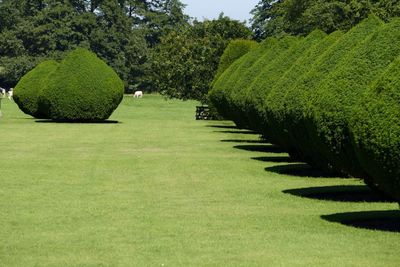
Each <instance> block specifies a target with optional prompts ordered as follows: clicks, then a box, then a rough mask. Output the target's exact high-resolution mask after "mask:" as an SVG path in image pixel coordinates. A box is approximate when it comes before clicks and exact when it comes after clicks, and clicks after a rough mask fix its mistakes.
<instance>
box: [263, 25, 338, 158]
mask: <svg viewBox="0 0 400 267" xmlns="http://www.w3.org/2000/svg"><path fill="white" fill-rule="evenodd" d="M342 35H343V33H342V32H334V33H332V34H330V35H328V36H326V37H325V38H324V39H323V40H321V41H320V42H318V43H317V44H315V45H313V44H312V43H311V44H310V46H311V47H310V49H307V50H305V51H304V53H303V55H302V56H301V57H299V58H298V59H297V60H296V61H295V62H293V64H292V66H291V67H290V69H289V70H288V71H286V73H285V74H284V75H283V76H282V78H281V79H280V80H279V82H278V83H277V84H276V85H275V86H274V87H273V88H272V89H271V92H270V93H269V95H268V97H267V98H266V100H265V103H264V106H265V116H266V123H267V125H268V129H269V130H268V133H269V135H268V137H269V138H270V139H271V140H273V141H274V142H275V143H276V144H279V145H280V146H281V147H284V148H286V150H287V151H291V152H292V151H293V150H294V149H293V148H292V147H293V145H291V144H290V141H291V140H290V138H289V136H288V134H289V133H288V131H287V129H286V128H285V124H284V122H285V113H286V109H287V108H286V105H287V104H289V103H286V102H285V96H286V93H287V91H288V90H289V88H291V87H293V86H295V85H296V83H297V81H298V80H299V78H300V77H302V76H303V75H304V74H305V73H307V72H308V71H309V70H310V66H312V65H314V63H315V62H316V61H317V60H318V58H319V57H320V56H321V55H322V54H323V53H324V52H325V51H326V50H327V49H328V48H329V47H330V46H332V45H333V44H334V43H335V42H336V41H337V40H338V39H339V38H340V37H342Z"/></svg>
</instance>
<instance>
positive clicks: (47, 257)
mask: <svg viewBox="0 0 400 267" xmlns="http://www.w3.org/2000/svg"><path fill="white" fill-rule="evenodd" d="M2 102H3V103H2V110H3V117H2V118H1V119H0V134H1V139H0V145H1V146H0V147H1V150H0V158H1V167H0V169H1V172H0V173H1V174H0V240H1V242H0V266H398V263H399V262H400V254H399V253H398V248H399V242H400V234H399V233H393V232H384V231H373V230H367V229H359V228H354V227H350V226H345V225H342V224H339V223H332V222H328V221H326V220H323V219H322V218H321V215H330V214H335V213H345V212H356V211H374V210H394V209H397V208H398V206H397V204H393V203H367V202H358V203H356V202H337V201H323V200H316V199H309V198H300V197H297V196H293V195H290V194H284V193H283V192H282V191H284V190H288V189H297V188H304V187H317V186H330V185H358V184H360V182H359V181H358V180H353V179H350V180H349V179H339V178H311V177H304V176H293V175H282V174H279V173H276V172H268V171H266V170H265V168H267V169H269V170H271V168H273V167H274V166H284V165H288V164H295V163H287V162H284V161H285V159H286V154H284V153H267V152H256V151H249V150H242V149H236V148H234V146H238V145H241V146H243V145H247V146H250V145H251V146H257V145H259V144H255V143H243V142H232V140H238V141H240V140H257V138H258V137H257V135H252V134H240V133H232V131H235V129H229V128H217V127H210V126H213V125H225V126H229V125H231V124H230V123H229V122H204V121H195V120H194V111H195V105H196V103H195V102H180V101H165V100H163V99H162V98H161V97H159V96H145V97H144V98H143V99H141V100H133V99H132V98H125V99H124V101H123V102H122V104H121V105H120V107H119V108H118V109H117V111H116V112H115V113H114V114H113V116H112V117H111V119H113V120H118V121H119V122H120V123H118V124H65V123H38V122H35V120H34V119H31V118H29V117H27V116H26V115H24V114H23V113H22V112H20V111H19V110H18V109H17V107H16V105H15V104H14V103H12V102H10V101H8V100H7V99H4V100H3V101H2ZM221 140H225V142H221ZM226 140H231V141H229V142H228V141H226ZM248 148H251V147H248ZM254 157H278V158H280V159H281V161H283V162H280V163H277V162H269V161H259V160H254V159H252V158H254ZM274 161H279V160H277V159H274ZM295 166H296V165H294V167H295Z"/></svg>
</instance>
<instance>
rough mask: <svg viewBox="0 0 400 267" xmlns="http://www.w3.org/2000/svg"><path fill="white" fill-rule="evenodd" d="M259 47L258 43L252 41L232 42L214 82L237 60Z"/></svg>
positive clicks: (219, 66) (226, 50)
mask: <svg viewBox="0 0 400 267" xmlns="http://www.w3.org/2000/svg"><path fill="white" fill-rule="evenodd" d="M257 46H258V43H257V42H255V41H252V40H233V41H231V42H230V43H229V44H228V46H227V47H226V49H225V50H224V53H223V54H222V56H221V59H220V61H219V65H218V70H217V73H216V74H215V77H214V80H217V79H218V78H219V77H220V76H221V75H222V73H223V72H224V71H225V70H226V69H227V68H228V67H229V66H230V65H231V64H232V63H233V62H234V61H235V60H237V59H239V58H240V57H242V56H243V55H245V54H246V53H248V52H249V51H250V50H252V49H255V48H256V47H257Z"/></svg>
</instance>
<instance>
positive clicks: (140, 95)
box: [133, 91, 143, 98]
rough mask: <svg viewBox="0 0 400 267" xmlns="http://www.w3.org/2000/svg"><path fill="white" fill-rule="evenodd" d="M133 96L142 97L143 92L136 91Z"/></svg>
mask: <svg viewBox="0 0 400 267" xmlns="http://www.w3.org/2000/svg"><path fill="white" fill-rule="evenodd" d="M133 97H134V98H142V97H143V92H142V91H136V92H135V93H134V94H133Z"/></svg>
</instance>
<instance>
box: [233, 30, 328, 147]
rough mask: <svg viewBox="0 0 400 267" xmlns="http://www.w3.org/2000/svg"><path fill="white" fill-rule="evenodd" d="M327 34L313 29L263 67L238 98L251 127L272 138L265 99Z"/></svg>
mask: <svg viewBox="0 0 400 267" xmlns="http://www.w3.org/2000/svg"><path fill="white" fill-rule="evenodd" d="M325 36H326V34H325V33H323V32H322V31H319V30H316V31H313V32H312V33H311V34H310V35H308V36H307V37H306V38H304V39H302V40H300V41H298V42H296V44H295V45H292V46H291V47H290V49H288V50H286V51H285V52H283V53H280V54H279V56H278V57H277V58H276V59H275V60H274V61H273V62H271V63H270V64H265V65H264V66H263V67H262V68H261V72H260V73H259V74H258V75H257V77H255V79H254V80H253V82H252V83H251V86H250V87H248V89H247V90H246V91H245V92H244V94H242V95H241V96H240V97H238V98H237V99H238V101H240V102H241V103H242V107H243V109H244V114H245V115H246V117H247V119H248V120H249V125H250V128H251V129H253V130H256V131H259V132H261V133H262V134H263V135H264V136H266V137H267V138H270V135H269V130H270V129H269V128H268V124H267V123H266V120H265V105H264V104H265V99H266V98H267V96H268V94H269V93H270V91H271V89H272V88H273V87H274V86H275V85H276V84H277V83H278V82H279V81H280V79H281V78H282V77H283V75H284V74H285V73H286V72H287V71H288V70H289V69H290V67H291V66H292V64H293V62H296V60H298V59H299V58H301V57H302V56H303V55H304V53H305V52H306V50H307V49H309V48H310V47H312V46H313V45H315V44H317V43H318V42H319V41H321V40H322V39H323V38H324V37H325ZM271 141H273V140H271Z"/></svg>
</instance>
